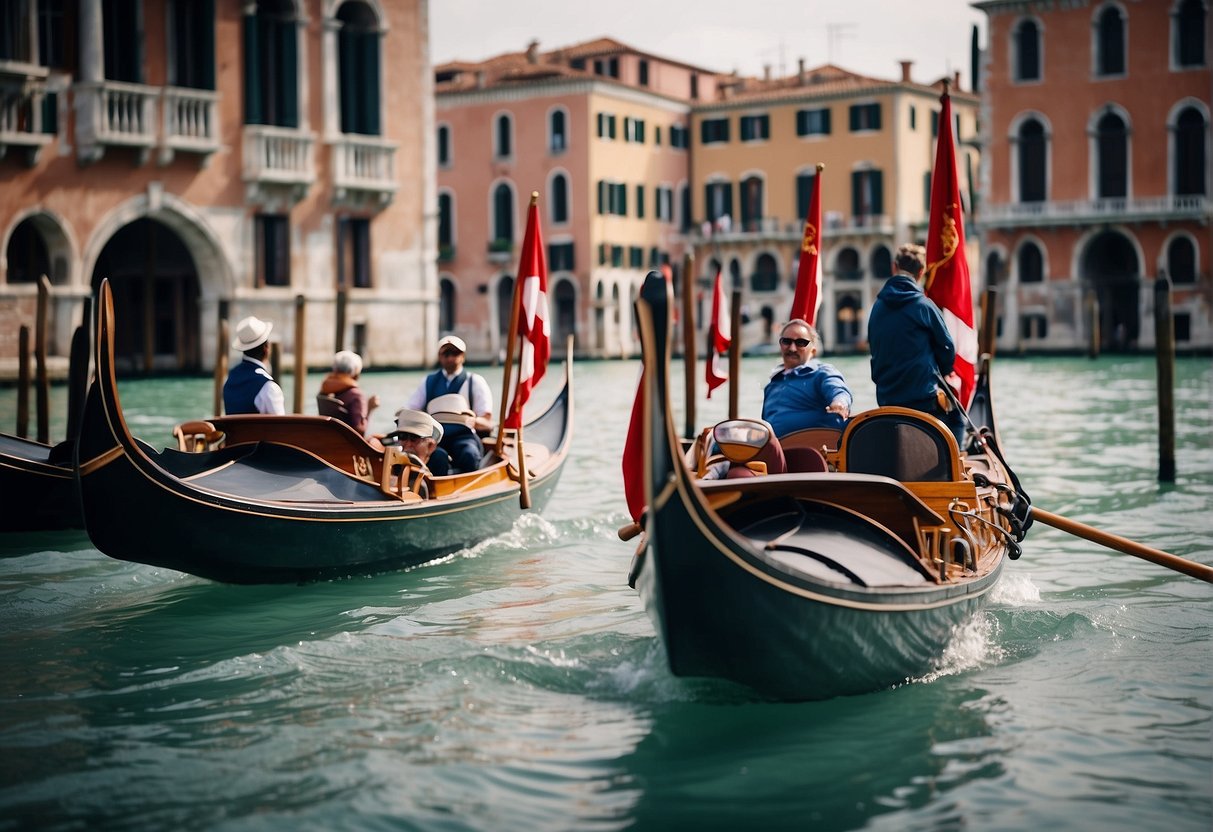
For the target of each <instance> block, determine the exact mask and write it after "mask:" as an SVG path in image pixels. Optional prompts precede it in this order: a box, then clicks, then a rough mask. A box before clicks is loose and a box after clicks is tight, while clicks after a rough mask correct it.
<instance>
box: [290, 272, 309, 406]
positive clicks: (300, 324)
mask: <svg viewBox="0 0 1213 832" xmlns="http://www.w3.org/2000/svg"><path fill="white" fill-rule="evenodd" d="M306 327H307V299H306V298H305V297H304V296H303V295H295V409H294V410H293V411H292V412H293V413H302V412H303V385H305V384H307V356H305V355H304V351H305V347H304V345H305V344H306V343H307V337H306V336H307V329H306Z"/></svg>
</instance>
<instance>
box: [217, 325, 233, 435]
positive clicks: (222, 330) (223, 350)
mask: <svg viewBox="0 0 1213 832" xmlns="http://www.w3.org/2000/svg"><path fill="white" fill-rule="evenodd" d="M230 339H231V333H230V332H229V331H228V322H227V318H226V317H222V318H220V319H219V337H218V339H217V343H216V344H215V407H214V411H215V415H216V416H222V415H223V382H224V381H226V380H227V351H228V341H229V340H230Z"/></svg>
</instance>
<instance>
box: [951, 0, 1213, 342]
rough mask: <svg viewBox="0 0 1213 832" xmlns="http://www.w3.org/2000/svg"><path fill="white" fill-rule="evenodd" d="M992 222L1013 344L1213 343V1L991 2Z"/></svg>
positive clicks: (986, 112) (989, 261)
mask: <svg viewBox="0 0 1213 832" xmlns="http://www.w3.org/2000/svg"><path fill="white" fill-rule="evenodd" d="M974 5H975V6H976V7H977V8H979V9H981V10H982V11H984V12H985V13H986V14H987V15H988V16H989V28H988V45H987V48H986V54H985V71H984V75H983V81H982V84H981V87H982V116H981V124H982V130H983V135H982V139H983V152H982V161H983V166H982V167H983V169H982V175H981V184H982V187H981V190H982V192H983V194H984V200H983V202H982V203H980V205H979V211H978V213H977V220H978V223H977V227H978V228H979V229H980V231H981V232H982V235H983V243H984V251H985V257H986V265H987V268H986V271H988V272H997V273H998V274H999V275H1000V276H1001V280H1000V282H1001V283H1002V285H1003V286H1004V292H1003V300H1002V303H1003V306H1002V315H1001V322H1002V327H1001V336H1000V339H999V343H1000V345H1001V346H1003V347H1007V348H1027V349H1044V350H1069V349H1082V348H1085V347H1086V346H1087V345H1088V344H1090V343H1092V342H1097V343H1098V345H1099V346H1100V347H1101V348H1102V349H1111V350H1116V349H1135V348H1138V347H1140V348H1149V347H1151V346H1152V345H1153V343H1154V318H1153V284H1154V280H1155V278H1156V277H1157V276H1158V275H1160V274H1162V273H1164V272H1165V273H1166V274H1167V275H1168V276H1169V278H1170V279H1171V281H1172V283H1173V285H1174V295H1173V304H1172V305H1173V309H1174V315H1175V331H1176V341H1177V347H1178V348H1179V349H1189V350H1196V349H1199V350H1208V349H1209V348H1210V347H1213V311H1211V308H1213V279H1211V278H1210V267H1209V262H1210V258H1211V257H1213V236H1211V231H1210V220H1211V219H1213V201H1211V200H1210V193H1211V191H1210V189H1211V187H1213V177H1211V173H1210V156H1211V151H1213V146H1211V144H1210V96H1211V94H1213V72H1211V70H1210V67H1211V66H1213V64H1211V63H1210V47H1211V43H1210V21H1209V9H1208V4H1207V0H1139V2H1116V1H1115V0H1106V2H1092V3H1055V2H1034V1H1033V0H1026V1H1025V0H1016V2H1009V1H1008V0H988V2H979V3H975V4H974Z"/></svg>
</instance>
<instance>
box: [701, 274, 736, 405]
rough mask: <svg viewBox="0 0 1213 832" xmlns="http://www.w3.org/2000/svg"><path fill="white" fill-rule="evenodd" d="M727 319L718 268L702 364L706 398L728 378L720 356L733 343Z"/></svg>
mask: <svg viewBox="0 0 1213 832" xmlns="http://www.w3.org/2000/svg"><path fill="white" fill-rule="evenodd" d="M731 329H732V327H731V325H730V321H729V311H728V309H726V308H725V304H724V283H723V281H722V280H721V277H720V269H716V286H715V288H714V289H713V290H712V320H711V322H710V323H709V324H708V360H707V362H706V363H705V364H704V377H705V378H706V379H707V383H708V398H709V399H710V398H712V391H713V390H715V389H716V388H717V387H719V386H720V385H722V384H724V383H725V382H726V381H728V380H729V370H728V367H726V366H725V365H724V362H723V361H722V360H721V358H720V354H721V353H722V352H728V351H729V345H730V344H732V343H733V335H732V332H731Z"/></svg>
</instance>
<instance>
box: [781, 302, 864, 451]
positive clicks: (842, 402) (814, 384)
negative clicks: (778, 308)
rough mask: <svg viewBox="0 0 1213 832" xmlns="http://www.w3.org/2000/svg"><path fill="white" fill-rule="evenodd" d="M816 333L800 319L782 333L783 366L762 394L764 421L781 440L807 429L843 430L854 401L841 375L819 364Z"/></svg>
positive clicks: (832, 368)
mask: <svg viewBox="0 0 1213 832" xmlns="http://www.w3.org/2000/svg"><path fill="white" fill-rule="evenodd" d="M819 343H820V339H819V338H818V335H817V330H815V329H814V328H813V327H812V326H810V325H809V324H808V322H806V321H802V320H800V319H799V318H796V319H793V320H791V321H788V322H787V323H786V324H784V325H783V331H782V332H780V333H779V352H780V354H781V355H782V356H783V365H782V366H780V367H777V368H776V369H775V372H773V373H771V380H770V381H769V382H767V386H766V388H765V389H764V390H763V391H762V418H763V419H765V420H766V421H767V422H769V423H770V425H771V428H772V429H773V430H774V431H775V435H776V436H777V437H779V438H781V439H782V438H783V437H784V436H787V435H788V434H789V433H792V432H793V431H797V430H803V429H805V428H840V429H841V428H842V427H843V426H844V425H845V424H846V421H847V419H848V418H850V416H851V405H852V404H853V403H854V399H853V397H852V396H851V390H850V388H849V387H847V383H846V380H845V379H843V377H842V373H840V372H839V371H838V370H837V369H835V368H834V367H833V366H832V365H830V364H824V363H822V362H820V361H818V360H817V359H816V358H815V357H814V356H816V355H817V346H818V344H819Z"/></svg>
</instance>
